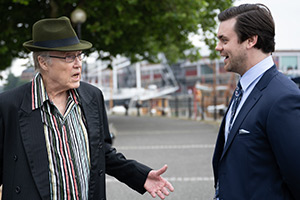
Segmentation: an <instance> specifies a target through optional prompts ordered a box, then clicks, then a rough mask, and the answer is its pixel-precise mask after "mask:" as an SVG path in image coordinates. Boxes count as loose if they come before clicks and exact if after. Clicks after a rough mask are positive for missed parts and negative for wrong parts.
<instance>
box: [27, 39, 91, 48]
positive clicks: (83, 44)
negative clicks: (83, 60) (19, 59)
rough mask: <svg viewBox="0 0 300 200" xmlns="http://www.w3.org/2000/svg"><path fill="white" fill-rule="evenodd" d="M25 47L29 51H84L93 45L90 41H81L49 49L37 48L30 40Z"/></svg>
mask: <svg viewBox="0 0 300 200" xmlns="http://www.w3.org/2000/svg"><path fill="white" fill-rule="evenodd" d="M23 46H24V47H25V48H26V49H27V50H29V51H82V50H87V49H90V48H91V47H92V46H93V45H92V43H90V42H88V41H85V40H80V43H78V44H74V45H70V46H64V47H55V48H49V47H40V46H35V45H33V40H30V41H28V42H24V43H23Z"/></svg>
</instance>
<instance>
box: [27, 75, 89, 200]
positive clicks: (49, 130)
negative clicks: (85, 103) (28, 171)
mask: <svg viewBox="0 0 300 200" xmlns="http://www.w3.org/2000/svg"><path fill="white" fill-rule="evenodd" d="M68 93H69V96H68V100H67V105H66V110H65V113H64V114H63V115H62V114H61V113H60V112H59V111H58V109H57V108H56V107H55V105H54V104H53V102H52V101H51V100H50V99H49V97H48V95H47V92H46V89H45V87H44V84H43V79H42V76H41V74H40V73H37V74H36V76H35V77H34V79H33V81H32V110H35V109H40V111H41V117H42V122H43V125H44V135H45V141H46V146H47V153H48V160H49V180H50V194H51V199H52V200H62V199H66V200H71V199H88V186H89V176H90V153H89V143H88V134H87V128H86V125H85V119H84V116H83V113H82V110H81V107H80V105H81V104H80V99H79V96H78V93H77V91H76V89H72V90H69V91H68Z"/></svg>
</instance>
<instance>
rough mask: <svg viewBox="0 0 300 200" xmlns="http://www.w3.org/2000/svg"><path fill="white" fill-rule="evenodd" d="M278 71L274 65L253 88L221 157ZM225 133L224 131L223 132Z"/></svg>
mask: <svg viewBox="0 0 300 200" xmlns="http://www.w3.org/2000/svg"><path fill="white" fill-rule="evenodd" d="M277 73H278V71H277V69H276V66H275V65H274V66H273V67H271V68H270V69H269V70H267V71H266V72H265V74H264V75H263V76H262V78H261V79H260V81H259V82H258V83H257V85H256V86H255V87H254V88H253V90H252V92H251V93H250V95H249V96H248V98H247V100H246V101H245V103H244V104H243V106H242V108H241V110H240V112H239V113H238V115H237V117H236V120H235V122H234V124H233V126H232V129H231V133H230V134H229V135H228V139H227V142H226V144H225V147H224V150H223V153H222V156H221V159H220V160H222V158H223V157H224V155H225V154H226V152H227V150H228V149H229V147H230V145H231V143H232V141H233V140H234V138H235V136H236V135H237V133H238V130H239V127H240V125H241V124H242V122H243V121H244V119H245V118H246V116H247V114H248V113H249V112H250V110H251V109H252V108H253V107H254V105H255V104H256V103H257V102H258V101H259V99H260V98H261V96H262V91H263V89H264V88H266V87H267V85H268V84H269V82H270V81H271V79H272V78H273V77H274V76H275V75H276V74H277ZM223 134H224V133H223Z"/></svg>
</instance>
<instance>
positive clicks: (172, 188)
mask: <svg viewBox="0 0 300 200" xmlns="http://www.w3.org/2000/svg"><path fill="white" fill-rule="evenodd" d="M165 187H166V188H168V189H169V190H170V191H171V192H173V191H174V187H173V185H172V184H171V183H170V182H169V181H167V182H166V186H165Z"/></svg>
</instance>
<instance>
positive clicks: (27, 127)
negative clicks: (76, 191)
mask: <svg viewBox="0 0 300 200" xmlns="http://www.w3.org/2000/svg"><path fill="white" fill-rule="evenodd" d="M18 116H19V123H20V132H21V137H22V140H23V144H24V149H25V152H26V155H27V159H28V163H29V165H30V169H31V173H32V176H33V179H34V181H35V184H36V187H37V188H38V191H39V193H40V195H41V197H42V199H49V198H50V184H49V161H48V154H47V149H46V142H45V136H44V130H43V124H42V120H41V113H40V110H39V109H37V110H34V111H32V109H31V92H29V91H28V92H26V93H25V95H24V99H23V102H22V105H21V110H20V111H19V112H18Z"/></svg>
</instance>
